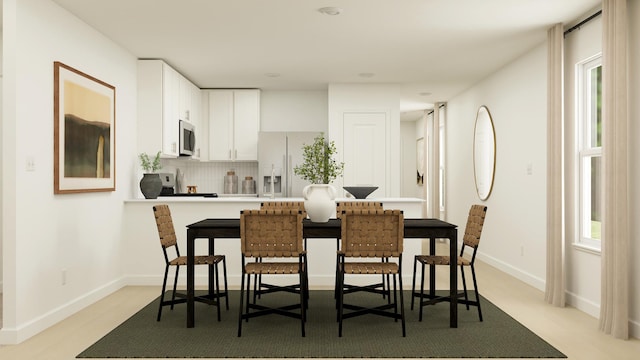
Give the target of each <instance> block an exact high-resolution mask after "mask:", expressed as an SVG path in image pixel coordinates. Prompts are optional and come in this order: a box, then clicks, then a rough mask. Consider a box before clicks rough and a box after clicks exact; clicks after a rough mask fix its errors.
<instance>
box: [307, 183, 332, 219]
mask: <svg viewBox="0 0 640 360" xmlns="http://www.w3.org/2000/svg"><path fill="white" fill-rule="evenodd" d="M302 196H304V209H305V211H306V212H307V214H308V215H309V219H310V220H311V221H313V222H319V223H323V222H327V221H329V219H330V218H331V216H332V215H334V214H335V213H336V200H335V199H336V189H334V187H333V186H331V185H328V184H311V185H307V186H305V187H304V189H302Z"/></svg>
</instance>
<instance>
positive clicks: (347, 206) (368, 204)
mask: <svg viewBox="0 0 640 360" xmlns="http://www.w3.org/2000/svg"><path fill="white" fill-rule="evenodd" d="M363 209H368V210H382V209H383V207H382V203H381V202H375V201H337V202H336V218H338V219H340V218H341V217H342V212H343V211H345V210H363ZM338 251H340V239H339V238H338V239H336V280H335V287H334V293H335V298H336V299H337V298H338V258H339V257H338V255H337V254H338V253H337V252H338ZM383 261H385V260H383ZM385 283H386V284H388V283H389V276H388V275H387V276H386V282H385V275H382V281H381V282H379V283H375V284H371V285H369V286H367V287H361V286H360V287H353V286H351V285H349V284H343V286H344V287H345V288H346V289H347V292H349V291H369V292H381V293H382V297H383V298H384V297H386V296H387V295H388V293H389V291H388V290H389V288H388V286H386V285H385ZM378 289H381V290H378ZM389 301H391V300H389Z"/></svg>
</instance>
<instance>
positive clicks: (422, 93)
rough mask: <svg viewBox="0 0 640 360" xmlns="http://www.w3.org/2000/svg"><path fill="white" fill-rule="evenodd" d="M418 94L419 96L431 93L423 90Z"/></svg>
mask: <svg viewBox="0 0 640 360" xmlns="http://www.w3.org/2000/svg"><path fill="white" fill-rule="evenodd" d="M418 95H420V96H429V95H431V93H430V92H426V91H425V92H421V93H419V94H418Z"/></svg>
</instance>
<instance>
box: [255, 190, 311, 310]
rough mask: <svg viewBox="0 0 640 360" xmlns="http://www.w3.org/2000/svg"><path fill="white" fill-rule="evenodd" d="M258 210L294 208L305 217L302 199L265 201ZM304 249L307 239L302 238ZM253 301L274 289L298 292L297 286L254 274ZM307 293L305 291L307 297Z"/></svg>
mask: <svg viewBox="0 0 640 360" xmlns="http://www.w3.org/2000/svg"><path fill="white" fill-rule="evenodd" d="M260 210H294V211H300V212H301V213H302V218H303V219H304V218H306V217H307V212H306V211H305V209H304V201H265V202H262V203H261V204H260ZM304 249H305V250H306V249H307V239H306V238H304ZM256 261H258V262H260V261H261V259H260V258H256ZM253 290H254V292H253V301H254V302H255V301H256V298H260V297H261V295H262V294H268V293H272V292H276V291H287V292H296V293H297V292H298V291H299V287H298V286H296V285H293V286H279V285H272V284H266V283H263V282H262V275H256V279H255V281H254V282H253ZM308 297H309V294H308V293H307V298H308Z"/></svg>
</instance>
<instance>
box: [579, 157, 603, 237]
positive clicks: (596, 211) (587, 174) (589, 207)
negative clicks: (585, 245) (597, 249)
mask: <svg viewBox="0 0 640 360" xmlns="http://www.w3.org/2000/svg"><path fill="white" fill-rule="evenodd" d="M583 165H584V167H583V171H584V173H583V175H584V177H583V179H584V183H583V184H582V185H583V187H582V191H583V194H582V195H583V197H582V200H583V204H582V206H583V207H582V211H583V213H582V219H583V221H582V236H583V237H585V238H590V239H596V240H601V239H602V236H601V227H602V204H601V197H600V179H601V173H602V158H601V157H600V156H591V157H585V158H584V162H583Z"/></svg>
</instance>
